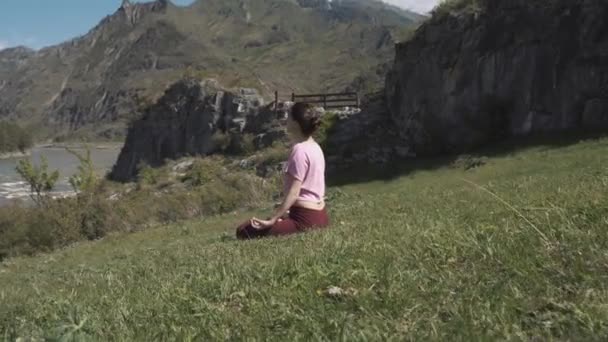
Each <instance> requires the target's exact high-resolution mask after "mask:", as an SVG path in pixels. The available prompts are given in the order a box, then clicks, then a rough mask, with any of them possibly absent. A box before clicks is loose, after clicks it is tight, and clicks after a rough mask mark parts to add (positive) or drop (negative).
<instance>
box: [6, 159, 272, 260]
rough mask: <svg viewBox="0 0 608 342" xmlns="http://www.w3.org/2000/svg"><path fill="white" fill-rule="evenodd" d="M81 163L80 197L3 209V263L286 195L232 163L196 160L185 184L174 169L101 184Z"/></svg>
mask: <svg viewBox="0 0 608 342" xmlns="http://www.w3.org/2000/svg"><path fill="white" fill-rule="evenodd" d="M276 151H279V150H278V149H277V150H276ZM81 157H82V158H81V168H80V169H79V172H78V173H77V175H75V176H73V177H72V179H74V185H76V186H75V188H76V189H78V190H79V193H78V195H77V196H76V197H73V198H67V199H58V200H50V199H49V200H47V201H45V202H44V203H45V205H44V206H34V207H27V206H20V205H18V204H15V205H12V206H8V207H2V208H0V260H1V259H2V258H6V257H12V256H17V255H23V254H26V255H30V254H35V253H38V252H46V251H51V250H53V249H56V248H61V247H64V246H68V245H70V244H72V243H75V242H78V241H82V240H95V239H99V238H103V237H105V236H107V235H108V234H110V233H113V232H131V231H137V230H143V229H146V228H148V227H152V226H155V225H158V224H167V223H173V222H178V221H181V220H187V219H192V218H197V217H201V216H212V215H216V214H220V213H225V212H229V211H233V210H237V209H242V208H251V207H254V206H256V207H257V206H259V205H260V204H264V203H270V202H271V201H272V200H274V199H275V198H276V196H277V194H278V193H279V191H280V188H279V183H278V180H275V179H262V178H260V177H257V176H255V175H254V174H253V173H252V172H250V171H249V172H248V171H244V170H240V169H236V168H235V169H231V168H230V166H229V165H230V163H229V162H228V160H226V159H224V158H221V157H209V158H203V159H196V160H195V161H194V163H193V165H192V166H191V167H190V168H189V169H188V170H187V171H186V174H185V175H184V176H183V177H182V178H179V179H172V177H173V176H172V170H171V166H167V167H163V168H157V169H154V168H151V167H149V166H142V170H141V171H142V172H140V178H139V179H138V183H137V184H135V185H119V184H113V183H110V182H109V181H106V180H101V181H100V180H97V179H96V178H94V177H93V176H92V175H91V174H90V173H89V171H88V167H87V165H88V162H87V160H88V158H87V157H86V156H83V155H81ZM273 158H274V157H273ZM174 178H175V177H174ZM83 179H91V180H90V181H82V180H83ZM77 180H78V181H77ZM84 184H90V185H87V186H83V185H84Z"/></svg>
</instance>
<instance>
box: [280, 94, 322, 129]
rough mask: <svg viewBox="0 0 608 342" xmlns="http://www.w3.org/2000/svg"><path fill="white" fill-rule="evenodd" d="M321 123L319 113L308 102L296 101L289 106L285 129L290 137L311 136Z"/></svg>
mask: <svg viewBox="0 0 608 342" xmlns="http://www.w3.org/2000/svg"><path fill="white" fill-rule="evenodd" d="M320 125H321V113H320V112H319V111H318V110H316V109H315V107H313V106H312V105H311V104H309V103H303V102H296V103H295V104H294V105H293V107H291V113H290V114H289V119H288V120H287V131H288V132H289V134H290V135H291V136H292V137H303V138H309V137H311V136H312V135H313V134H314V133H315V132H316V130H317V129H318V128H319V126H320Z"/></svg>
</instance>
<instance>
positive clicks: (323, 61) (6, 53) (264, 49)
mask: <svg viewBox="0 0 608 342" xmlns="http://www.w3.org/2000/svg"><path fill="white" fill-rule="evenodd" d="M420 19H421V17H420V16H419V15H416V14H414V13H411V12H408V11H404V10H400V9H398V8H396V7H393V6H389V5H386V4H383V3H381V2H378V1H373V0H366V1H364V0H342V1H336V0H334V1H333V2H328V1H326V0H197V1H195V2H194V3H193V4H192V5H190V6H188V7H179V6H176V5H173V4H172V3H171V2H170V1H167V0H156V1H154V2H148V3H143V4H142V3H137V4H135V3H131V2H129V1H126V0H125V1H124V2H123V4H122V6H121V7H120V8H119V9H118V10H117V11H116V12H115V13H113V14H112V15H110V16H108V17H106V18H104V19H103V20H102V21H101V22H100V23H99V24H98V25H97V26H96V27H94V28H93V29H92V30H91V31H90V32H88V33H87V34H86V35H84V36H82V37H79V38H76V39H73V40H71V41H67V42H65V43H62V44H60V45H57V46H52V47H48V48H44V49H41V50H39V51H32V50H28V49H25V48H13V49H7V50H3V51H0V119H13V120H18V121H19V122H20V123H21V124H28V125H32V126H33V127H35V128H37V132H38V135H42V136H47V137H51V136H58V135H60V134H66V133H69V134H74V133H75V132H76V133H81V134H87V135H89V136H95V137H97V138H99V137H105V138H114V137H117V136H118V137H120V136H121V135H122V134H124V131H125V127H126V123H127V122H129V121H130V120H131V119H133V118H134V117H136V116H137V115H138V108H139V107H141V104H142V103H150V102H151V101H153V100H154V99H156V98H157V97H158V96H159V95H160V94H162V91H163V90H164V89H165V88H166V87H167V86H168V85H169V84H172V83H174V82H175V81H176V80H177V79H179V78H182V77H183V76H184V75H188V76H196V77H213V78H217V79H218V80H219V81H220V82H221V83H223V84H225V85H226V86H245V87H253V88H257V89H258V90H259V91H260V92H261V93H262V94H266V95H267V96H268V95H270V94H271V93H273V92H274V91H275V90H279V91H282V92H284V93H288V92H291V91H299V92H307V91H324V90H341V89H344V88H347V87H348V88H351V89H352V88H353V87H355V88H357V87H360V88H363V87H369V85H367V84H365V82H362V81H361V79H360V77H359V76H360V75H362V74H365V73H368V74H369V73H370V70H376V69H377V68H378V65H382V64H386V63H387V62H388V61H390V60H391V58H392V56H393V54H394V49H393V46H394V43H395V42H396V41H399V40H400V37H402V36H403V35H404V34H405V33H406V31H407V30H408V29H411V27H412V26H413V25H415V23H416V22H417V21H418V20H420ZM370 75H374V73H371V74H370ZM358 77H359V79H358ZM365 80H367V78H365ZM365 80H364V81H365ZM378 81H381V80H379V79H377V78H376V77H375V76H374V77H372V78H371V82H378ZM353 82H354V83H353Z"/></svg>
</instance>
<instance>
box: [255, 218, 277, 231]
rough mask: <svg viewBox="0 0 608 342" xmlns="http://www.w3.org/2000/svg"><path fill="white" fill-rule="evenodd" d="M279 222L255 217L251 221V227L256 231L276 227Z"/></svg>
mask: <svg viewBox="0 0 608 342" xmlns="http://www.w3.org/2000/svg"><path fill="white" fill-rule="evenodd" d="M277 221H278V220H277V219H274V218H273V219H270V220H260V219H258V218H255V217H254V218H252V219H251V226H252V227H253V228H255V229H266V228H270V227H272V226H274V225H275V223H277Z"/></svg>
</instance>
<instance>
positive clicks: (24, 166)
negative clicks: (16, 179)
mask: <svg viewBox="0 0 608 342" xmlns="http://www.w3.org/2000/svg"><path fill="white" fill-rule="evenodd" d="M48 168H49V165H48V162H47V160H46V158H45V157H44V156H42V157H41V158H40V165H38V166H35V165H33V164H32V162H31V161H30V160H29V159H22V160H20V161H19V163H18V164H17V167H16V168H15V170H16V171H17V173H18V174H19V176H21V178H22V179H23V180H24V181H25V182H27V183H28V184H29V186H30V197H31V198H32V200H33V201H34V203H36V205H38V206H45V205H46V194H47V193H48V192H50V191H52V190H53V188H54V187H55V183H57V180H58V179H59V171H57V170H55V171H53V172H51V173H49V171H48Z"/></svg>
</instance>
